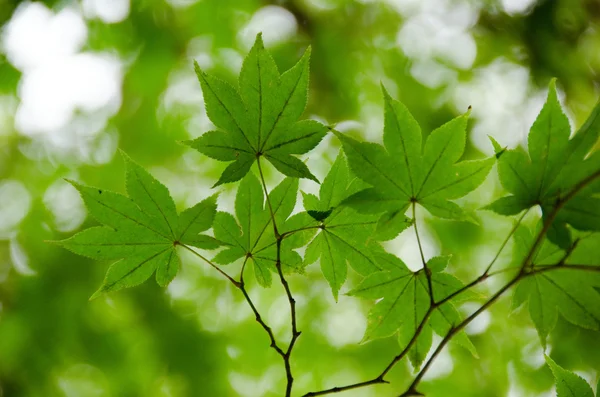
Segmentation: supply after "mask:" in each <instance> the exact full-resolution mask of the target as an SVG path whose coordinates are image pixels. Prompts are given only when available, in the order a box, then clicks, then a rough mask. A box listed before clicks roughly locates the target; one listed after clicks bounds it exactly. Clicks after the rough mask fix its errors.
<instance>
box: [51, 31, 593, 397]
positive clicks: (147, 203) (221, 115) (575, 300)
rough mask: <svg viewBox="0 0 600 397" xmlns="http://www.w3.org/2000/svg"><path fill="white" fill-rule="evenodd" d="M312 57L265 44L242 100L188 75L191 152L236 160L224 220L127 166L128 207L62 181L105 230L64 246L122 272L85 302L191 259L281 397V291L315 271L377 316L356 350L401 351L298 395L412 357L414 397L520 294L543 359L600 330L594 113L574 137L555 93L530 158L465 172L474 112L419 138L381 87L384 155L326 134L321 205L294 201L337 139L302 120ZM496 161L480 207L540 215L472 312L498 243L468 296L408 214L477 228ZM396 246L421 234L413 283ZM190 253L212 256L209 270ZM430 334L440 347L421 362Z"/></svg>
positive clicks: (499, 155)
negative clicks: (505, 274)
mask: <svg viewBox="0 0 600 397" xmlns="http://www.w3.org/2000/svg"><path fill="white" fill-rule="evenodd" d="M309 55H310V49H308V50H307V51H306V53H305V54H304V55H303V56H302V58H301V59H300V60H299V61H298V63H297V64H296V65H295V66H293V67H292V68H291V69H290V70H288V71H286V72H285V73H283V74H280V73H279V71H278V69H277V66H276V64H275V62H274V61H273V59H272V57H271V56H270V54H269V53H268V51H266V49H265V48H264V44H263V42H262V38H261V36H260V34H259V35H258V36H257V39H256V42H255V44H254V46H253V47H252V49H251V50H250V53H249V54H248V56H247V57H246V59H245V60H244V63H243V66H242V70H241V72H240V76H239V82H238V87H233V86H231V85H229V84H228V83H226V82H224V81H222V80H220V79H217V78H215V77H213V76H211V75H210V74H207V73H205V72H204V71H202V70H200V68H199V67H198V65H197V64H196V65H195V67H196V72H197V75H198V79H199V81H200V85H201V87H202V91H203V94H204V99H205V103H206V109H207V114H208V116H209V118H210V119H211V121H212V122H213V123H214V125H215V130H212V131H208V132H206V133H204V134H203V135H202V136H201V137H199V138H197V139H195V140H193V141H189V142H186V144H187V145H189V146H190V147H192V148H194V149H196V150H198V151H199V152H200V153H202V154H204V155H206V156H208V157H210V158H212V159H215V160H218V161H227V162H230V164H229V165H228V166H227V167H226V168H225V170H224V172H223V173H222V175H221V176H220V178H219V180H218V181H217V182H216V183H215V185H214V186H218V185H220V184H223V183H231V182H237V181H239V184H238V187H237V193H236V197H235V211H234V214H232V213H228V212H225V211H219V210H218V208H217V206H218V203H217V201H218V200H217V195H216V194H214V195H212V196H210V197H207V198H206V199H205V200H203V201H201V202H200V203H198V204H196V205H194V206H193V207H191V208H188V209H185V210H184V211H181V212H179V213H178V212H177V210H176V205H175V203H174V201H173V199H172V198H171V196H170V194H169V191H168V189H167V188H166V187H165V186H164V185H163V184H161V183H160V182H159V181H157V180H156V179H155V178H154V177H152V176H151V175H150V174H149V173H148V172H146V171H145V170H144V169H143V168H142V167H141V166H139V165H137V164H136V163H135V162H133V160H131V159H130V158H129V157H128V156H127V155H125V154H124V155H123V158H124V160H125V163H126V169H127V171H126V190H127V195H128V196H124V195H121V194H118V193H113V192H109V191H106V190H103V189H98V188H92V187H87V186H84V185H81V184H79V183H77V182H74V181H71V183H72V184H73V186H75V188H77V189H78V190H79V192H80V194H81V196H82V197H83V199H84V201H85V204H86V205H87V207H88V209H89V212H90V214H91V215H92V216H93V217H94V218H96V220H97V221H98V222H99V223H101V224H102V226H97V227H92V228H89V229H86V230H84V231H82V232H80V233H78V234H76V235H75V236H73V237H71V238H69V239H66V240H63V241H61V242H59V244H60V245H62V246H63V247H65V248H67V249H69V250H71V251H73V252H74V253H76V254H79V255H84V256H88V257H90V258H93V259H100V260H117V261H116V262H114V263H113V264H112V265H111V266H110V267H109V269H108V272H107V275H106V278H105V280H104V282H103V284H102V285H101V287H100V288H99V290H98V291H97V292H96V293H95V294H94V295H93V296H92V297H97V296H99V295H100V294H103V293H106V292H110V291H115V290H118V289H121V288H125V287H131V286H134V285H138V284H140V283H142V282H144V281H145V280H147V279H148V278H149V277H150V276H151V275H152V274H155V275H156V280H157V282H158V284H159V285H161V286H166V285H167V284H168V283H169V282H170V281H171V280H172V279H173V278H174V277H175V276H176V274H177V272H178V269H179V268H180V266H181V260H180V256H179V251H180V250H182V249H185V250H188V251H190V252H191V253H193V254H195V255H196V256H198V257H199V258H200V259H202V260H203V261H205V262H206V263H207V264H208V265H210V266H212V267H213V268H215V269H216V270H217V271H218V272H219V273H221V274H222V275H223V276H224V277H225V278H226V279H227V280H228V281H229V282H231V283H232V284H233V285H234V286H235V287H236V288H238V289H239V290H240V291H241V292H242V294H243V295H244V297H245V299H246V301H247V303H248V304H249V306H250V308H251V310H252V311H253V312H254V314H255V317H256V320H257V321H258V323H259V324H260V325H261V326H262V328H263V329H264V330H265V332H267V334H268V335H269V337H270V340H271V347H272V348H273V349H275V350H276V351H277V353H278V354H279V355H280V356H281V357H282V358H283V361H284V367H285V371H286V375H287V376H286V378H287V386H286V394H285V395H286V396H290V395H291V392H292V384H293V376H292V369H291V368H292V367H291V365H290V357H291V354H292V350H293V348H294V345H295V342H296V340H297V338H298V337H299V336H300V331H298V324H297V318H296V312H295V299H294V297H293V292H292V291H291V289H290V287H289V284H288V282H287V279H288V278H289V277H295V276H296V275H302V274H303V273H304V272H305V269H306V267H308V266H311V265H312V264H314V263H317V262H318V263H319V265H320V268H321V272H322V275H323V277H324V278H325V279H326V280H327V282H328V283H329V286H330V288H331V292H332V294H333V297H334V298H335V299H336V300H337V299H339V293H340V291H341V290H342V288H343V286H344V284H345V283H346V281H347V279H348V272H349V269H352V271H354V272H356V273H357V275H358V277H359V278H360V279H361V281H360V282H359V283H358V284H357V285H354V286H352V287H351V289H350V290H349V291H348V293H347V294H348V295H350V296H355V297H360V298H364V299H367V300H370V301H371V302H372V307H371V309H370V312H369V314H368V326H367V330H366V333H365V336H364V338H363V341H367V340H372V339H376V338H385V337H390V336H395V337H396V338H397V339H398V342H399V349H400V352H399V354H398V355H397V356H396V357H395V358H394V359H393V360H392V362H391V363H390V365H389V366H388V367H387V368H386V369H384V371H383V372H382V373H381V374H380V375H379V376H377V377H375V378H374V379H372V380H370V381H366V382H358V383H356V384H351V385H348V386H344V387H336V388H333V389H328V390H323V391H319V392H313V393H308V394H306V395H305V396H316V395H324V394H329V393H334V392H340V391H344V390H349V389H353V388H357V387H363V386H368V385H371V384H376V383H385V382H387V381H385V380H384V377H385V376H386V374H387V373H388V371H389V370H390V369H391V368H392V367H393V366H394V365H395V364H396V363H397V362H398V361H400V360H402V359H403V358H405V357H408V358H409V360H410V361H411V363H412V365H413V367H414V368H415V370H416V371H418V373H417V375H416V376H415V379H414V381H413V383H412V384H411V385H410V386H409V388H408V389H407V392H406V393H405V394H404V395H414V394H416V393H418V391H417V386H418V384H419V382H420V381H421V379H422V377H423V375H424V374H425V372H426V371H427V370H428V368H429V367H430V365H431V362H432V361H433V360H434V359H435V358H436V356H437V355H438V354H439V352H440V351H441V349H443V348H444V346H445V345H446V343H448V342H450V341H451V342H455V343H457V344H459V345H461V346H463V347H464V348H466V349H467V350H468V351H470V352H471V353H472V354H473V355H475V356H476V355H477V352H476V349H475V346H474V344H473V343H472V342H471V340H470V339H469V338H468V337H467V335H466V334H465V333H464V328H465V327H466V326H467V325H468V324H469V323H470V322H471V321H472V320H473V319H474V318H476V317H477V316H478V315H479V314H480V313H481V312H483V311H484V310H486V309H487V308H488V307H489V306H490V305H492V304H493V303H494V302H495V301H496V300H497V299H498V298H500V297H501V296H502V295H503V294H504V293H505V292H506V291H507V290H509V289H510V288H511V287H513V286H516V288H515V293H514V298H513V306H514V308H515V309H516V308H518V307H519V306H521V305H522V304H524V303H525V302H527V304H528V308H529V312H530V315H531V319H532V321H533V324H534V326H535V327H536V329H537V330H538V333H539V335H540V339H541V342H542V345H543V346H544V347H546V340H547V338H548V336H549V334H550V332H551V331H552V329H553V327H554V325H555V323H556V321H557V317H558V313H560V314H561V315H562V316H563V317H564V318H565V319H566V320H568V321H570V322H572V323H574V324H576V325H578V326H581V327H585V328H590V329H596V330H598V329H600V309H599V308H600V293H599V292H598V291H600V271H599V270H600V266H599V265H600V261H599V260H598V254H600V252H599V251H598V246H600V244H597V242H599V241H600V240H598V236H599V234H598V233H597V232H598V231H600V197H599V193H600V152H597V151H595V152H594V151H593V150H592V149H593V147H594V145H596V142H597V140H598V134H599V133H600V120H599V117H598V114H599V112H600V106H597V107H596V109H595V110H594V112H593V114H592V115H591V116H590V119H589V120H588V121H587V122H586V123H585V124H584V125H583V126H582V127H581V129H579V131H578V132H577V133H575V134H574V135H573V136H572V137H570V127H569V123H568V120H567V118H566V116H565V115H564V113H563V111H562V109H561V106H560V103H559V102H558V95H557V92H556V87H555V84H554V82H552V83H551V85H550V89H549V94H548V99H547V102H546V104H545V105H544V107H543V109H542V111H541V113H540V115H539V116H538V118H537V119H536V121H535V123H534V124H533V126H532V128H531V131H530V133H529V140H528V152H525V151H524V150H522V149H520V148H517V149H506V148H502V147H501V146H500V145H499V144H498V143H497V142H496V141H495V140H493V144H494V148H495V150H496V155H495V156H492V157H489V158H483V159H478V160H464V159H463V155H464V149H465V143H466V139H467V121H468V115H469V112H467V113H466V114H463V115H460V116H458V117H456V118H455V119H453V120H451V121H449V122H447V123H446V124H444V125H442V126H441V127H439V128H437V129H435V130H434V131H432V132H430V133H429V134H428V136H427V139H423V133H422V131H421V128H420V126H419V125H418V123H417V122H416V120H415V119H414V117H413V116H412V115H411V114H410V112H409V111H408V109H407V108H406V107H405V106H404V105H403V104H402V103H400V102H399V101H397V100H395V99H393V98H391V96H390V95H389V94H388V93H387V91H386V90H385V88H382V90H383V99H384V120H385V123H384V130H383V145H380V144H377V143H370V142H360V141H358V140H356V139H353V138H351V137H349V136H347V135H345V134H342V133H340V132H338V131H334V130H333V133H334V134H335V135H336V136H337V138H338V139H339V140H340V142H341V144H342V148H343V152H342V151H340V153H339V154H338V155H337V158H336V160H335V162H334V163H333V164H332V166H331V168H330V169H329V171H328V173H327V175H326V176H325V178H324V180H323V183H322V184H321V185H320V187H319V191H318V195H315V194H310V193H306V192H300V191H299V178H307V179H310V180H312V181H314V182H318V180H317V178H316V177H315V176H314V175H313V173H312V172H311V171H310V170H309V169H308V167H307V166H306V164H305V163H304V162H303V161H302V160H301V159H299V158H298V157H296V156H298V155H303V154H306V153H308V152H309V151H310V150H311V149H313V148H314V147H315V146H316V145H317V144H318V143H319V142H320V141H321V139H322V138H323V137H324V136H325V134H326V133H327V132H328V130H330V129H329V128H328V127H326V126H324V125H323V124H321V123H319V122H317V121H314V120H300V121H298V119H299V118H300V117H301V116H302V114H303V112H304V110H305V107H306V103H307V94H308V84H309V78H308V77H309ZM423 141H424V143H423ZM266 162H268V163H270V164H271V165H272V166H273V167H275V169H277V170H278V171H280V172H281V173H282V174H284V175H285V178H283V179H282V180H281V181H280V182H279V183H278V184H277V186H275V187H274V188H273V189H271V190H270V191H269V189H268V186H267V184H266V181H265V177H264V174H263V167H264V165H266V164H267V163H266ZM495 163H497V164H498V167H497V168H498V175H499V178H500V181H501V183H502V186H503V187H504V189H505V190H506V191H507V192H508V193H509V194H508V195H506V196H504V197H502V198H499V199H497V200H496V201H494V202H493V203H491V204H490V205H488V206H487V207H486V209H488V210H492V211H494V212H496V213H498V214H501V215H505V216H513V215H517V214H519V213H522V212H523V211H526V210H529V209H530V208H531V207H534V206H539V207H540V208H541V212H542V215H541V217H536V216H535V214H533V216H532V217H530V218H531V219H532V221H531V222H532V223H534V224H535V223H536V222H537V226H536V227H535V228H534V229H533V230H532V229H531V228H530V227H529V226H527V225H525V224H522V221H523V219H524V216H522V217H520V218H519V219H518V220H517V223H516V226H515V228H514V229H513V231H512V232H511V235H509V237H508V238H507V241H508V239H509V238H510V237H511V236H512V238H513V240H514V249H513V253H514V261H513V265H514V266H513V267H512V268H515V269H517V272H516V275H515V276H514V277H513V278H512V279H511V280H510V281H509V282H508V283H507V284H505V285H504V286H503V287H502V288H500V289H499V290H498V291H497V292H496V293H495V294H493V295H492V296H491V297H490V298H489V299H487V300H485V302H484V303H480V302H481V301H482V298H483V297H482V296H481V295H480V294H478V293H475V292H473V290H472V288H474V287H475V286H477V285H479V284H481V283H483V282H485V281H486V280H487V279H488V278H489V277H491V276H492V275H494V272H491V268H492V266H493V265H494V263H495V261H496V259H497V258H498V256H499V254H500V252H501V251H502V249H503V248H504V246H505V244H503V245H502V246H501V247H500V250H499V252H498V254H497V255H496V258H495V259H494V260H493V261H492V262H491V263H490V264H489V266H488V267H487V269H486V270H485V272H484V273H483V274H482V275H481V276H479V277H478V278H476V279H475V280H473V281H471V282H468V283H464V282H463V281H461V280H459V279H458V278H456V277H455V276H454V275H453V274H452V273H453V272H452V268H453V267H454V266H459V264H458V263H452V261H451V258H450V256H436V257H433V258H425V256H424V254H423V251H422V249H421V242H420V238H419V230H418V227H417V225H418V222H417V220H416V219H415V218H416V211H415V207H416V206H417V205H418V206H422V207H423V208H425V209H426V210H427V211H428V212H429V214H430V215H431V216H433V217H439V218H444V219H450V220H454V221H474V220H475V217H474V215H473V214H472V213H470V212H469V211H466V210H465V209H464V208H463V207H462V206H461V204H460V201H457V200H460V199H461V198H463V197H465V196H466V195H467V194H469V193H471V192H473V191H474V190H475V189H476V188H477V187H478V186H480V185H481V184H482V183H483V181H484V180H485V179H486V178H487V176H488V174H489V173H490V171H491V170H492V168H493V166H494V164H495ZM254 165H256V166H254ZM300 196H301V197H302V200H299V197H300ZM582 232H585V233H587V234H585V235H584V234H582ZM400 233H415V234H416V237H417V241H418V245H419V250H420V253H421V259H422V263H420V264H411V266H410V268H419V270H417V271H412V270H410V269H409V266H407V265H406V264H405V262H404V261H403V260H402V259H401V258H399V257H398V256H396V255H394V254H393V253H391V252H389V251H388V250H387V249H386V248H389V247H390V243H388V244H387V245H384V244H383V242H385V241H389V240H392V239H394V238H395V237H396V236H398V235H399V234H400ZM590 242H591V243H590ZM392 244H393V243H392ZM197 249H200V250H204V251H210V250H215V249H220V251H218V252H217V253H216V254H212V255H210V259H209V258H208V256H209V254H203V253H200V252H198V251H197ZM236 262H237V263H241V264H242V265H241V268H239V270H232V271H234V272H237V273H236V274H235V275H230V274H229V273H228V272H226V270H227V271H229V269H231V268H232V267H231V266H229V267H228V265H230V264H232V263H236ZM412 265H417V266H412ZM460 265H462V264H460ZM249 269H251V270H252V271H253V273H254V275H255V279H256V281H257V283H258V284H259V285H260V286H262V287H265V288H268V287H270V286H271V285H272V284H273V280H274V278H275V279H278V280H279V281H280V283H281V284H282V286H283V287H284V290H285V292H286V295H287V298H288V301H289V304H290V314H291V316H290V319H291V328H292V338H291V340H290V342H289V344H288V347H287V348H286V349H283V348H281V347H280V345H279V342H278V341H276V339H275V337H274V335H273V332H272V331H271V329H270V327H269V326H268V325H267V324H266V323H265V321H264V320H263V319H262V317H261V315H260V313H259V312H258V310H257V308H256V306H255V305H254V303H253V302H252V300H251V298H250V296H249V295H248V293H247V290H246V280H245V279H244V272H245V271H248V270H249ZM507 269H510V267H509V268H507ZM504 270H506V269H504ZM504 270H501V271H499V272H498V273H500V272H502V271H504ZM464 301H474V302H479V303H478V304H480V307H479V309H477V310H476V311H475V312H474V313H472V314H471V315H469V316H466V317H463V316H462V315H461V313H460V312H459V311H458V309H457V305H458V304H460V303H461V302H464ZM434 333H435V334H437V335H439V336H440V337H442V342H441V343H440V344H438V346H437V347H436V348H435V350H434V351H433V353H431V355H430V354H429V353H430V351H431V349H432V345H433V334H434ZM427 357H429V359H427ZM547 360H548V365H549V366H550V367H551V369H552V371H553V372H554V374H555V376H556V378H557V382H558V387H557V388H558V391H559V396H562V395H564V396H570V395H577V396H588V395H589V396H593V394H592V392H591V389H589V390H588V388H589V386H587V384H586V385H585V386H584V383H585V382H583V383H582V380H581V379H579V378H577V377H576V376H575V375H573V374H571V373H569V372H568V371H566V370H563V369H562V368H560V367H558V366H557V365H556V364H555V363H554V362H553V361H552V360H551V359H549V358H547ZM419 368H421V369H420V370H419ZM586 386H587V387H586ZM569 390H570V393H571V394H568V393H569ZM573 390H580V391H577V392H573ZM407 393H408V394H407ZM573 393H575V394H573Z"/></svg>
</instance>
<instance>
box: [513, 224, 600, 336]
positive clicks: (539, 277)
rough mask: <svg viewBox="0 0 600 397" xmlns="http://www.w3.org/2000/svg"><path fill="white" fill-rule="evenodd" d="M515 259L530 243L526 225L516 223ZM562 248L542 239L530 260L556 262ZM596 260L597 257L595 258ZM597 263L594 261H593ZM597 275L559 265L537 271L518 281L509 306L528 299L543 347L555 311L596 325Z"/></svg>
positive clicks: (599, 309)
mask: <svg viewBox="0 0 600 397" xmlns="http://www.w3.org/2000/svg"><path fill="white" fill-rule="evenodd" d="M514 239H515V256H516V257H517V261H521V259H520V258H522V257H524V256H525V255H526V253H527V252H528V251H529V250H530V249H531V247H532V245H533V240H534V239H533V235H532V233H531V231H530V230H529V228H527V227H525V226H521V227H519V228H518V229H517V230H516V232H515V235H514ZM562 257H563V251H562V250H561V249H560V248H558V247H557V246H555V245H553V244H552V243H550V242H548V241H546V242H544V245H543V246H542V247H541V248H540V250H539V252H538V253H537V254H536V255H535V256H534V259H533V260H534V263H535V265H536V266H538V268H540V267H541V266H548V267H554V266H557V263H559V261H560V259H561V258H562ZM596 261H597V258H596ZM596 264H597V262H596ZM597 288H600V275H598V273H595V272H581V271H576V270H572V269H569V265H568V264H566V265H561V266H560V268H556V269H552V271H551V272H537V273H534V274H532V275H529V276H528V277H526V278H524V279H523V280H521V281H519V283H518V284H517V287H516V288H515V292H514V295H513V309H516V308H518V307H520V306H521V305H522V304H523V303H525V302H528V306H529V315H530V317H531V320H532V321H533V323H534V325H535V328H536V329H537V332H538V335H539V337H540V341H541V343H542V345H543V346H544V347H546V339H547V337H548V334H549V333H550V331H552V329H554V326H555V325H556V320H557V319H558V313H559V312H560V314H561V315H562V316H563V317H564V318H565V319H566V320H567V321H569V322H570V323H573V324H575V325H578V326H580V327H583V328H588V329H594V330H598V329H600V293H598V291H597V290H596V289H597Z"/></svg>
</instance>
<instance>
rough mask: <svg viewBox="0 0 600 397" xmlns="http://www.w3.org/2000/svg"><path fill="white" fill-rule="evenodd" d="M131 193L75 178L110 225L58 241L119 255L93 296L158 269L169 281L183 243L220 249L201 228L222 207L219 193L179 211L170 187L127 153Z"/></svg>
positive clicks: (98, 255)
mask: <svg viewBox="0 0 600 397" xmlns="http://www.w3.org/2000/svg"><path fill="white" fill-rule="evenodd" d="M123 158H124V159H125V163H126V166H127V173H126V185H127V193H128V195H129V197H125V196H123V195H121V194H118V193H113V192H110V191H107V190H103V189H98V188H92V187H87V186H83V185H81V184H79V183H77V182H74V181H69V182H70V183H71V184H72V185H73V186H75V188H77V190H79V193H80V194H81V197H82V198H83V201H84V202H85V204H86V206H87V208H88V210H89V211H90V213H91V215H92V216H93V217H94V218H96V220H98V221H99V222H100V223H102V224H103V225H105V226H99V227H92V228H89V229H86V230H84V231H82V232H80V233H78V234H76V235H74V236H73V237H71V238H69V239H66V240H63V241H59V242H57V243H58V244H60V245H61V246H63V247H65V248H67V249H69V250H70V251H72V252H74V253H76V254H79V255H84V256H87V257H90V258H93V259H106V260H114V259H120V260H119V261H118V262H115V263H114V264H112V265H111V266H110V267H109V269H108V272H107V274H106V278H105V279H104V283H103V284H102V286H101V287H100V288H99V289H98V291H97V292H96V293H95V294H94V295H93V296H92V298H95V297H97V296H99V295H100V294H101V293H104V292H108V291H116V290H119V289H121V288H125V287H131V286H134V285H138V284H141V283H142V282H144V281H146V280H147V279H148V278H149V277H150V276H151V275H152V274H153V273H154V272H155V271H156V281H157V282H158V284H159V285H161V286H166V285H167V284H168V283H169V282H170V281H171V280H172V279H173V278H174V277H175V275H176V274H177V271H178V269H179V266H180V259H179V256H178V254H177V251H176V247H177V245H189V246H194V247H198V248H203V249H214V248H217V247H219V246H220V245H221V243H220V242H219V241H217V240H216V239H214V238H212V237H210V236H207V235H203V234H200V233H201V232H203V231H206V230H208V229H209V228H210V227H211V225H212V222H213V218H214V216H215V213H216V209H217V203H216V195H215V196H211V197H209V198H207V199H206V200H204V201H202V202H200V203H198V204H196V205H195V206H193V207H191V208H189V209H187V210H185V211H183V212H182V213H181V214H179V215H178V214H177V210H176V209H175V203H174V202H173V199H172V198H171V196H170V194H169V191H168V190H167V188H166V187H165V186H164V185H162V184H161V183H160V182H159V181H157V180H156V179H154V178H153V177H152V175H150V174H149V173H148V172H146V170H144V169H143V168H142V167H140V166H139V165H137V164H136V163H134V162H133V160H131V159H130V158H129V157H128V156H127V155H125V154H123Z"/></svg>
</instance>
